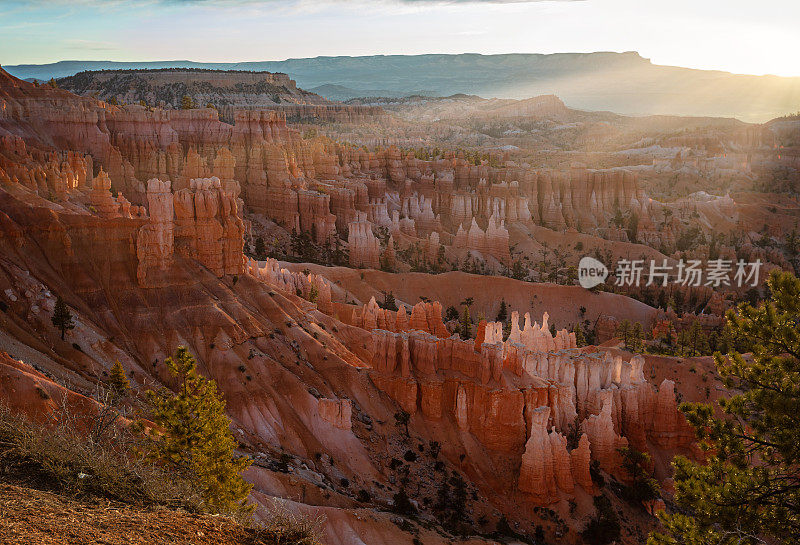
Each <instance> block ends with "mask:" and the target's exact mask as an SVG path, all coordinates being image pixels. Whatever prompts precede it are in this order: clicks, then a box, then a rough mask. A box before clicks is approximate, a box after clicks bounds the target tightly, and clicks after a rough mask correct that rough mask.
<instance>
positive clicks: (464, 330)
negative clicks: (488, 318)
mask: <svg viewBox="0 0 800 545" xmlns="http://www.w3.org/2000/svg"><path fill="white" fill-rule="evenodd" d="M461 338H462V339H470V338H472V319H471V318H470V316H469V305H464V312H463V313H462V314H461Z"/></svg>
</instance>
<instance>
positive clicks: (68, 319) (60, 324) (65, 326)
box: [50, 296, 75, 341]
mask: <svg viewBox="0 0 800 545" xmlns="http://www.w3.org/2000/svg"><path fill="white" fill-rule="evenodd" d="M50 320H51V321H52V322H53V325H54V326H55V327H57V328H58V329H59V330H60V331H61V340H62V341H63V340H64V334H65V333H66V332H67V330H69V329H75V321H74V320H73V316H72V313H71V312H70V311H69V308H67V304H66V303H65V302H64V299H62V298H61V296H58V298H57V299H56V306H55V308H53V317H52V318H51V319H50Z"/></svg>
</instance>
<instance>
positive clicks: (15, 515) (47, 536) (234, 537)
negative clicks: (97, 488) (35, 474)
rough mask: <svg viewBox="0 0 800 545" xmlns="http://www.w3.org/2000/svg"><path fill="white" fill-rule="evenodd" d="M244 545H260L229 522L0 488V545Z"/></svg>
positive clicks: (34, 491) (40, 492)
mask: <svg viewBox="0 0 800 545" xmlns="http://www.w3.org/2000/svg"><path fill="white" fill-rule="evenodd" d="M90 543H91V544H96V545H140V544H141V545H161V544H165V545H166V544H170V545H184V544H185V545H188V544H192V545H194V544H198V545H199V544H215V545H245V544H253V545H255V544H257V543H261V541H260V540H258V539H256V538H255V536H254V535H253V531H252V530H249V529H247V528H243V527H241V526H239V525H237V524H236V523H234V522H233V521H231V520H230V519H227V518H224V517H214V516H208V515H193V514H189V513H184V512H180V511H171V510H168V509H154V510H141V509H134V508H131V507H129V506H125V505H122V504H115V503H111V502H108V501H105V500H92V501H79V500H73V499H70V498H65V497H62V496H57V495H55V494H51V493H48V492H43V491H40V490H33V489H30V488H21V487H18V486H14V485H10V484H4V483H0V544H2V545H46V544H47V545H49V544H53V545H66V544H70V545H71V544H75V545H77V544H80V545H86V544H90Z"/></svg>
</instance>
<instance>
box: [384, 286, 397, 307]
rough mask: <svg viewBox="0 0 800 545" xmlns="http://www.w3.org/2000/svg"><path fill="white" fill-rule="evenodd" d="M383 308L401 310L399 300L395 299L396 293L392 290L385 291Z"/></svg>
mask: <svg viewBox="0 0 800 545" xmlns="http://www.w3.org/2000/svg"><path fill="white" fill-rule="evenodd" d="M383 308H385V309H386V310H391V311H394V312H397V311H398V310H399V308H398V307H397V300H395V298H394V294H393V293H392V292H391V291H385V292H383Z"/></svg>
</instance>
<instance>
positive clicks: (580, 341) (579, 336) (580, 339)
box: [574, 325, 586, 348]
mask: <svg viewBox="0 0 800 545" xmlns="http://www.w3.org/2000/svg"><path fill="white" fill-rule="evenodd" d="M574 332H575V344H576V345H577V346H578V348H580V347H582V346H586V338H585V337H584V335H583V328H582V327H581V326H580V325H576V326H575V329H574Z"/></svg>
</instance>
